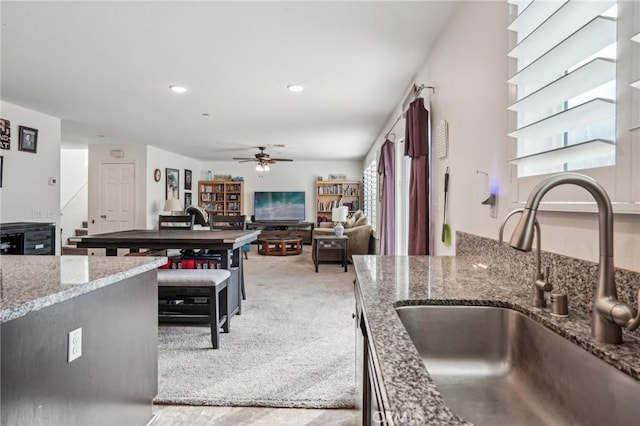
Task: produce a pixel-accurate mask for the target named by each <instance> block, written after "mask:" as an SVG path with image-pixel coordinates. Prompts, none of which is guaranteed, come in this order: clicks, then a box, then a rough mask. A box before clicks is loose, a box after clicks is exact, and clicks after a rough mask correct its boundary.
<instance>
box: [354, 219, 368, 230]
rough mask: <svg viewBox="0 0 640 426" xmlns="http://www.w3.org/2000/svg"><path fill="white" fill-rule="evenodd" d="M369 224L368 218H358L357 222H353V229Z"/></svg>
mask: <svg viewBox="0 0 640 426" xmlns="http://www.w3.org/2000/svg"><path fill="white" fill-rule="evenodd" d="M368 223H369V218H368V217H366V216H360V218H359V219H358V220H356V221H355V223H354V224H353V227H354V228H355V227H356V226H362V225H366V224H368Z"/></svg>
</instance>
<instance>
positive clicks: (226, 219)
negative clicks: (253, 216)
mask: <svg viewBox="0 0 640 426" xmlns="http://www.w3.org/2000/svg"><path fill="white" fill-rule="evenodd" d="M209 227H210V228H211V229H222V230H227V231H228V230H241V231H246V229H247V217H246V216H244V215H233V216H228V215H222V214H215V213H210V214H209ZM250 250H251V244H245V245H244V246H242V253H243V254H244V258H245V259H249V255H248V253H249V251H250ZM241 262H242V255H240V259H238V263H239V264H241ZM240 270H241V271H244V268H242V267H241V266H240ZM240 289H241V291H242V299H243V300H244V299H246V298H247V295H246V292H245V289H244V272H242V273H241V275H240Z"/></svg>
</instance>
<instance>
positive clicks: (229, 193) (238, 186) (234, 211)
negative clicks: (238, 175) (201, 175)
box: [198, 180, 244, 216]
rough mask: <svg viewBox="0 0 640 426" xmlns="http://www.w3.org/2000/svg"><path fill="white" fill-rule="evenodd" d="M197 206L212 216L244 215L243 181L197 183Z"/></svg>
mask: <svg viewBox="0 0 640 426" xmlns="http://www.w3.org/2000/svg"><path fill="white" fill-rule="evenodd" d="M198 205H199V206H200V207H202V208H203V209H205V210H206V211H208V212H209V213H214V214H223V215H227V216H234V215H243V214H244V182H243V181H220V180H218V181H216V180H213V181H203V180H201V181H199V182H198Z"/></svg>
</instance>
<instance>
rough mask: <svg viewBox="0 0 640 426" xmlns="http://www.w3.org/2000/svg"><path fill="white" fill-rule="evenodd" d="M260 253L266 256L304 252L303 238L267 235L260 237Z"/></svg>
mask: <svg viewBox="0 0 640 426" xmlns="http://www.w3.org/2000/svg"><path fill="white" fill-rule="evenodd" d="M258 253H259V254H262V255H265V256H291V255H296V254H300V253H302V238H299V237H292V238H282V237H267V238H260V239H258Z"/></svg>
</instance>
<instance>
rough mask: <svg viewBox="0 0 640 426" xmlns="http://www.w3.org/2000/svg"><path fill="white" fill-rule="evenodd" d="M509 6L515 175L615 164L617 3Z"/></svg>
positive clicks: (577, 0)
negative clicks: (513, 64) (510, 11)
mask: <svg viewBox="0 0 640 426" xmlns="http://www.w3.org/2000/svg"><path fill="white" fill-rule="evenodd" d="M510 3H511V4H512V6H511V7H512V8H514V10H515V13H514V16H515V18H514V19H513V21H512V22H511V24H510V25H509V27H508V30H509V31H511V32H512V34H513V35H514V37H513V39H514V46H513V49H512V50H511V51H510V52H509V54H508V56H509V57H510V58H513V60H514V61H515V63H516V66H515V74H514V75H513V76H512V78H511V79H510V80H509V83H510V84H512V85H513V86H514V88H515V102H514V103H513V104H512V105H511V106H510V107H509V110H511V111H514V112H515V113H516V120H515V122H516V128H515V129H514V130H513V131H512V132H511V133H510V134H509V136H510V137H512V138H514V139H515V141H516V157H515V158H514V159H513V160H511V162H512V163H513V164H516V165H517V176H518V177H519V178H520V177H526V176H535V175H541V174H547V173H554V172H561V171H569V170H572V171H575V170H583V169H588V168H595V167H603V166H610V165H614V164H615V159H616V145H615V143H616V56H617V55H616V50H617V46H616V38H617V22H616V19H617V2H616V1H615V0H596V1H584V0H569V1H561V0H559V1H548V0H544V1H540V0H533V1H530V2H516V1H510Z"/></svg>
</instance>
